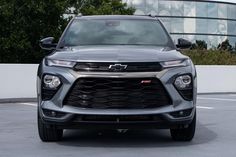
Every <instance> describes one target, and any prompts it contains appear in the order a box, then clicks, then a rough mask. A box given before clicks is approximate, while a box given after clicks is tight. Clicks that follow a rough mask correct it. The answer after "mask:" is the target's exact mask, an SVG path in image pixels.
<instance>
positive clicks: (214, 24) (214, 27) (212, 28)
mask: <svg viewBox="0 0 236 157" xmlns="http://www.w3.org/2000/svg"><path fill="white" fill-rule="evenodd" d="M207 30H208V34H217V33H218V20H211V19H208V29H207Z"/></svg>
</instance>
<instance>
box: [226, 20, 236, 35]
mask: <svg viewBox="0 0 236 157" xmlns="http://www.w3.org/2000/svg"><path fill="white" fill-rule="evenodd" d="M227 27H228V35H236V21H228V23H227Z"/></svg>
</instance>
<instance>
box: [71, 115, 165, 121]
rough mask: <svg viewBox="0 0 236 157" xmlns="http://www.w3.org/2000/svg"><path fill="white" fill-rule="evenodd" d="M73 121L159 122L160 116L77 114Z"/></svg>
mask: <svg viewBox="0 0 236 157" xmlns="http://www.w3.org/2000/svg"><path fill="white" fill-rule="evenodd" d="M73 121H74V122H118V123H122V122H152V121H155V122H160V121H162V118H161V117H160V116H157V115H128V116H125V115H121V116H111V115H77V116H75V118H74V119H73Z"/></svg>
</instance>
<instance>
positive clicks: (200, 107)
mask: <svg viewBox="0 0 236 157" xmlns="http://www.w3.org/2000/svg"><path fill="white" fill-rule="evenodd" d="M197 108H198V109H207V110H212V109H214V108H213V107H207V106H197Z"/></svg>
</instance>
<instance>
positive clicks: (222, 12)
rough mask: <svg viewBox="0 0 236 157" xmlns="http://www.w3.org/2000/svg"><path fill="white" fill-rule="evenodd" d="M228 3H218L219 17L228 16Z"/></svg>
mask: <svg viewBox="0 0 236 157" xmlns="http://www.w3.org/2000/svg"><path fill="white" fill-rule="evenodd" d="M227 15H228V14H227V4H221V3H219V4H218V17H219V18H227Z"/></svg>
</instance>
